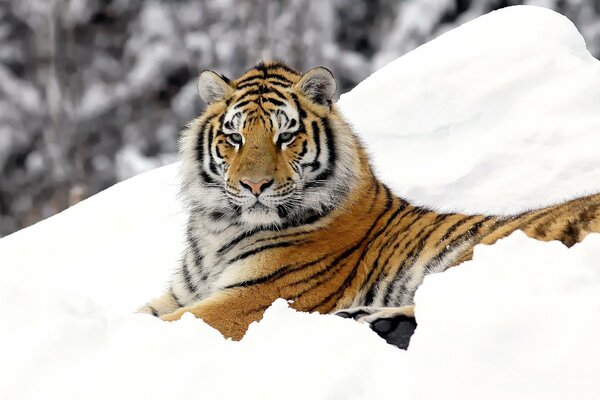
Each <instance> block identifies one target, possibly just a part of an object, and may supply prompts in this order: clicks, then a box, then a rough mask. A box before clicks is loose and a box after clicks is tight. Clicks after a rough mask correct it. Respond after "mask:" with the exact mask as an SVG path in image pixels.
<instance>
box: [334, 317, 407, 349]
mask: <svg viewBox="0 0 600 400" xmlns="http://www.w3.org/2000/svg"><path fill="white" fill-rule="evenodd" d="M335 315H337V316H340V317H343V318H352V319H354V320H356V321H358V322H363V323H367V324H369V326H370V328H371V329H372V330H373V331H374V332H375V333H377V334H378V335H379V336H380V337H381V338H383V339H384V340H385V341H386V342H388V343H389V344H391V345H394V346H396V347H399V348H401V349H405V350H406V349H407V348H408V344H409V343H410V338H411V336H412V335H413V333H414V332H415V329H416V328H417V321H416V319H415V309H414V306H404V307H368V306H363V307H354V308H348V309H344V310H339V311H336V312H335Z"/></svg>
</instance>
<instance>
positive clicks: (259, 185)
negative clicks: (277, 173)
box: [240, 178, 273, 197]
mask: <svg viewBox="0 0 600 400" xmlns="http://www.w3.org/2000/svg"><path fill="white" fill-rule="evenodd" d="M272 184H273V179H267V178H265V179H263V180H260V181H258V182H254V181H251V180H250V179H242V180H241V181H240V185H242V187H244V188H246V189H248V190H249V191H250V192H252V194H253V195H255V196H256V197H258V196H260V194H261V193H262V192H263V191H264V190H265V189H266V188H268V187H269V186H271V185H272Z"/></svg>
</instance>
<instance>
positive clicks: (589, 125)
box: [339, 7, 600, 214]
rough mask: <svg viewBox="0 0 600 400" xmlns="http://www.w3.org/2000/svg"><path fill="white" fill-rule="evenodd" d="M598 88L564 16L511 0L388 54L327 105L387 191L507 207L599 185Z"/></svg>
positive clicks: (474, 208) (481, 207)
mask: <svg viewBox="0 0 600 400" xmlns="http://www.w3.org/2000/svg"><path fill="white" fill-rule="evenodd" d="M598 93H600V62H599V61H598V60H596V59H595V58H593V57H592V56H591V55H590V54H589V52H588V51H587V50H586V47H585V43H584V41H583V38H582V37H581V35H579V33H578V32H577V31H576V29H575V27H574V26H573V24H572V23H571V22H570V21H569V20H568V19H567V18H565V17H563V16H561V15H559V14H556V13H554V12H551V11H547V10H543V9H539V8H535V7H511V8H508V9H503V10H500V11H495V12H492V13H490V14H488V15H485V16H483V17H480V18H478V19H476V20H474V21H472V22H469V23H467V24H465V25H463V26H461V27H460V28H458V29H455V30H453V31H450V32H448V33H446V34H445V35H443V36H441V37H439V38H438V39H436V40H433V41H431V42H429V43H427V44H425V45H423V46H421V47H419V48H418V49H416V50H414V51H412V52H411V53H409V54H407V55H406V56H404V57H401V58H399V59H397V60H396V61H394V62H392V63H390V64H388V65H387V66H386V67H384V68H382V69H381V70H380V71H378V72H376V73H375V74H373V75H372V76H371V77H369V78H367V79H365V80H364V81H363V82H362V83H360V84H359V85H358V86H357V87H356V88H355V89H354V90H352V91H351V92H350V93H348V94H346V95H342V96H341V99H340V102H339V105H340V107H341V109H342V111H343V112H344V113H345V114H346V116H347V117H348V118H349V119H350V121H352V123H353V125H354V126H355V128H356V129H357V131H358V132H361V133H363V132H364V133H367V135H366V139H367V142H368V144H369V145H370V147H371V150H372V154H373V156H374V159H375V161H376V164H377V166H378V168H377V170H378V172H379V175H380V176H381V177H382V178H383V180H385V181H386V182H388V183H389V184H390V185H391V186H392V187H393V188H394V189H395V190H396V192H397V193H398V194H400V195H402V196H403V197H405V198H408V199H410V200H412V201H413V202H415V203H419V204H422V205H428V206H431V207H435V208H437V209H441V210H451V211H454V210H465V211H470V212H482V213H485V212H487V213H494V214H514V213H518V212H519V211H523V210H525V209H528V208H530V207H532V206H538V205H540V204H555V203H557V202H560V201H563V200H565V199H570V198H573V197H577V196H580V195H583V194H591V193H596V192H599V191H600V163H599V162H598V158H599V155H598V154H599V151H600V113H599V112H598V110H600V96H598ZM594 144H595V145H594Z"/></svg>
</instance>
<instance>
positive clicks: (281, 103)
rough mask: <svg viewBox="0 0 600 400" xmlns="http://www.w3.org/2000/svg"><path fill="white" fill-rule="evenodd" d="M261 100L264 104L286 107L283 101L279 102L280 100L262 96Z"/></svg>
mask: <svg viewBox="0 0 600 400" xmlns="http://www.w3.org/2000/svg"><path fill="white" fill-rule="evenodd" d="M261 99H262V101H263V103H271V104H274V105H276V106H277V107H283V106H285V103H284V102H283V101H279V100H277V99H274V98H272V97H265V96H262V97H261Z"/></svg>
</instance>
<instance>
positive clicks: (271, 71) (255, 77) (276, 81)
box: [231, 62, 301, 90]
mask: <svg viewBox="0 0 600 400" xmlns="http://www.w3.org/2000/svg"><path fill="white" fill-rule="evenodd" d="M300 78H301V75H300V73H298V72H297V71H295V70H293V69H292V68H290V67H288V66H287V65H285V64H283V63H278V62H269V63H260V64H258V65H257V66H256V67H254V68H252V69H250V70H248V71H246V72H245V73H244V74H243V75H242V76H240V77H239V78H238V79H236V80H234V81H233V82H231V83H232V86H233V88H234V89H236V90H242V89H244V88H246V87H250V86H254V85H256V86H260V85H275V86H282V87H287V88H290V87H292V86H293V85H294V84H296V83H297V82H298V81H299V80H300Z"/></svg>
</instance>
